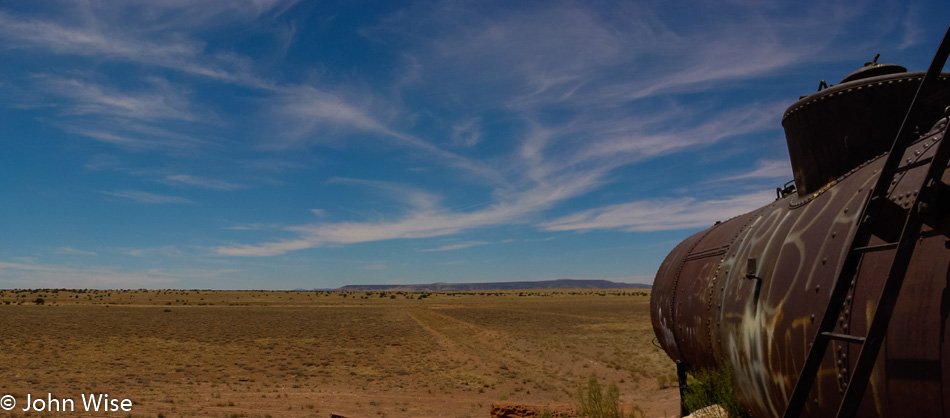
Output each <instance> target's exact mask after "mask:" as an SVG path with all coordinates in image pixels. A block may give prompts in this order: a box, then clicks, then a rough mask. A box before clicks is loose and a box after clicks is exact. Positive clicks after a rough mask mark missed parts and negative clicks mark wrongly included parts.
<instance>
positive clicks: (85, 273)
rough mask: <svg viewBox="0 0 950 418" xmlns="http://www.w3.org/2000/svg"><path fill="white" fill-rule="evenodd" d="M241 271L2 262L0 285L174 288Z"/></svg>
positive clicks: (77, 287)
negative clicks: (138, 268)
mask: <svg viewBox="0 0 950 418" xmlns="http://www.w3.org/2000/svg"><path fill="white" fill-rule="evenodd" d="M238 271H239V270H236V269H201V268H181V269H170V270H169V269H144V270H140V271H124V270H123V269H120V268H116V267H112V266H95V265H83V266H60V265H48V264H41V263H36V262H5V261H0V284H2V287H5V288H21V289H30V288H32V289H37V288H67V289H88V288H100V289H102V288H109V289H139V288H173V287H180V286H181V285H182V283H187V282H189V281H191V280H200V279H220V278H222V277H225V276H227V275H229V274H232V273H236V272H238ZM192 283H193V282H192Z"/></svg>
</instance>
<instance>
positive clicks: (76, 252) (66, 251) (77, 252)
mask: <svg viewBox="0 0 950 418" xmlns="http://www.w3.org/2000/svg"><path fill="white" fill-rule="evenodd" d="M56 254H66V255H96V253H95V252H93V251H83V250H77V249H75V248H73V247H59V248H58V249H57V250H56Z"/></svg>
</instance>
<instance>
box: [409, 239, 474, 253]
mask: <svg viewBox="0 0 950 418" xmlns="http://www.w3.org/2000/svg"><path fill="white" fill-rule="evenodd" d="M488 244H491V243H490V242H485V241H467V242H460V243H456V244H446V245H443V246H441V247H438V248H429V249H425V250H421V251H422V252H438V251H455V250H461V249H463V248H469V247H475V246H479V245H488Z"/></svg>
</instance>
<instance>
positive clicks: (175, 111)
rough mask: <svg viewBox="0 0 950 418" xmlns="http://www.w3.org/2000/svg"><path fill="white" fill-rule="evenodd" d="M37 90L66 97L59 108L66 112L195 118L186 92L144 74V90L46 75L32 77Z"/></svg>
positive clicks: (71, 113) (157, 117)
mask: <svg viewBox="0 0 950 418" xmlns="http://www.w3.org/2000/svg"><path fill="white" fill-rule="evenodd" d="M32 81H33V82H34V84H35V85H36V86H37V88H38V89H41V90H44V91H45V92H47V93H49V94H53V95H56V96H60V97H63V98H64V99H66V100H67V102H66V103H63V104H62V106H61V108H62V109H63V110H64V112H65V113H66V114H70V115H90V114H96V115H112V116H122V117H129V118H133V119H147V120H153V119H178V120H185V121H193V120H195V119H196V118H197V116H196V115H195V113H194V112H192V111H190V110H189V108H190V107H191V106H192V102H191V100H190V99H189V98H188V94H187V92H184V91H182V89H180V88H179V87H178V86H174V85H172V84H171V83H169V82H168V81H167V80H165V79H162V78H158V77H148V78H147V79H146V80H145V82H146V83H147V84H149V85H150V86H151V88H150V89H148V90H142V91H135V92H132V91H129V90H118V89H115V88H113V87H109V86H104V85H101V84H98V83H95V82H91V81H87V80H80V79H76V78H64V77H60V76H54V75H49V74H39V75H35V76H33V77H32Z"/></svg>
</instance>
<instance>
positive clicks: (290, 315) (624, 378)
mask: <svg viewBox="0 0 950 418" xmlns="http://www.w3.org/2000/svg"><path fill="white" fill-rule="evenodd" d="M38 299H41V301H40V300H38ZM38 302H42V303H41V304H40V303H38ZM648 306H649V296H648V293H647V292H644V291H633V290H622V291H621V290H616V291H589V290H579V291H562V290H559V291H547V290H544V291H523V292H522V291H508V292H475V293H472V292H456V293H403V292H399V293H392V292H353V293H339V292H273V291H194V290H191V291H187V290H186V291H181V290H167V291H166V290H159V291H156V290H118V291H117V290H111V291H109V290H106V291H101V290H100V291H94V290H93V291H71V290H70V291H66V290H60V291H55V290H39V291H32V290H30V291H23V290H20V291H17V290H3V291H0V332H2V338H0V395H12V396H13V397H14V399H16V400H17V402H18V403H17V407H16V408H15V409H13V410H11V411H9V412H4V411H2V410H0V414H7V415H9V416H28V415H32V416H56V415H59V414H57V413H47V414H38V413H35V412H34V413H28V412H23V411H22V408H23V407H24V406H25V404H26V396H27V394H29V395H30V396H32V397H33V398H34V399H35V398H36V397H42V398H46V397H47V396H48V394H51V395H52V396H53V397H56V398H60V399H65V398H72V399H76V404H77V405H76V412H75V413H74V415H81V414H82V405H81V402H80V395H81V394H89V393H104V394H108V395H109V397H110V398H113V399H115V398H118V399H122V398H128V399H131V401H132V402H133V407H132V411H131V412H121V411H120V412H115V413H110V414H111V415H110V414H103V413H99V414H97V415H98V416H102V415H110V416H131V417H179V416H183V417H188V416H216V417H267V416H271V417H283V416H299V417H303V416H320V417H328V416H330V414H340V415H344V416H347V417H402V416H412V417H420V416H444V417H456V416H457V417H465V416H472V417H484V416H488V411H489V407H490V405H491V404H492V402H495V401H502V400H507V401H514V402H524V403H528V404H569V403H572V402H573V398H574V396H575V393H576V392H577V390H578V389H579V388H580V387H581V386H582V385H583V384H585V383H586V381H587V380H588V379H589V377H590V376H591V375H592V374H593V375H596V376H597V377H598V378H599V379H600V381H601V382H603V383H604V385H605V386H606V385H607V384H609V383H611V382H613V383H616V384H617V385H618V386H619V387H620V390H621V394H622V395H621V400H622V402H624V403H626V404H636V405H637V406H638V407H639V408H640V409H641V410H643V411H644V412H645V413H646V415H647V416H651V417H654V416H673V415H675V414H676V413H677V412H678V402H679V398H678V393H677V390H676V389H675V388H673V387H671V386H672V385H671V384H670V383H669V382H670V380H671V378H672V379H674V380H675V373H674V366H673V364H672V362H671V361H670V360H669V359H668V358H667V357H666V355H665V354H664V353H663V352H662V350H659V349H658V348H656V347H655V346H654V345H653V344H652V343H651V341H652V340H653V331H652V328H651V325H650V317H649V310H648Z"/></svg>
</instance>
